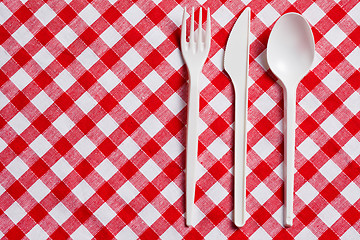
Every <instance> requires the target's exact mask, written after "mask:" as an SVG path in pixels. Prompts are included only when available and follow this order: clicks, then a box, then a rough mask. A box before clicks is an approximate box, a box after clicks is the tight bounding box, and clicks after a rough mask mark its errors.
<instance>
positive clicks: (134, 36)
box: [124, 28, 142, 46]
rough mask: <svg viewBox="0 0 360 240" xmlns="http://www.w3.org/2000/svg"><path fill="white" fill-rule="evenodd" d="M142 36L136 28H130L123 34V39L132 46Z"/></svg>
mask: <svg viewBox="0 0 360 240" xmlns="http://www.w3.org/2000/svg"><path fill="white" fill-rule="evenodd" d="M141 38H142V35H141V33H140V32H139V31H138V30H137V29H136V28H132V29H130V31H128V32H127V33H126V34H125V35H124V39H125V40H126V41H127V42H128V43H129V44H130V45H131V46H134V45H135V44H136V43H137V42H139V41H140V39H141Z"/></svg>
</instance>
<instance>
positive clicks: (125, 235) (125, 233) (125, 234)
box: [116, 225, 138, 240]
mask: <svg viewBox="0 0 360 240" xmlns="http://www.w3.org/2000/svg"><path fill="white" fill-rule="evenodd" d="M116 239H126V240H136V239H138V236H137V235H136V234H135V233H134V232H133V231H132V230H131V229H130V228H129V227H128V226H127V225H126V226H125V227H124V228H123V229H121V231H120V232H119V233H118V234H117V235H116Z"/></svg>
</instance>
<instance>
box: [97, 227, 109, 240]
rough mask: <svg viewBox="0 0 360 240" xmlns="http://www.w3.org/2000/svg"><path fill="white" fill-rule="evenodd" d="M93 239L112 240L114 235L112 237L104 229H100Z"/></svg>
mask: <svg viewBox="0 0 360 240" xmlns="http://www.w3.org/2000/svg"><path fill="white" fill-rule="evenodd" d="M95 239H98V240H112V239H114V235H112V234H111V232H110V231H109V230H108V229H107V228H106V227H102V228H101V230H100V231H99V232H98V233H97V234H96V235H95Z"/></svg>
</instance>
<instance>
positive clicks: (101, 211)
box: [94, 203, 116, 226]
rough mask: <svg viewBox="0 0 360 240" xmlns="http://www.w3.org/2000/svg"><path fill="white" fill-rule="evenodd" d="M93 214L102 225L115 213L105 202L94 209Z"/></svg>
mask: <svg viewBox="0 0 360 240" xmlns="http://www.w3.org/2000/svg"><path fill="white" fill-rule="evenodd" d="M94 215H95V217H97V219H99V221H100V222H101V223H102V224H103V225H104V226H106V224H108V223H109V222H110V221H111V220H112V219H113V218H114V217H115V216H116V213H115V212H114V210H112V209H111V208H110V207H109V205H107V203H104V204H103V205H101V207H99V208H98V210H96V212H94Z"/></svg>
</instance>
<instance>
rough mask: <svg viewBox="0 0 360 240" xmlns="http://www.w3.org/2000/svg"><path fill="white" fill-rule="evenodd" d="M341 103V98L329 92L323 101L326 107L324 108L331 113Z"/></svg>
mask: <svg viewBox="0 0 360 240" xmlns="http://www.w3.org/2000/svg"><path fill="white" fill-rule="evenodd" d="M341 104H342V102H341V100H340V99H339V98H338V97H337V96H336V95H335V94H334V93H333V94H331V95H330V96H329V97H328V98H327V99H326V100H325V101H324V102H323V105H324V107H326V109H327V110H328V111H329V112H330V113H333V112H335V110H336V109H338V108H339V107H340V105H341Z"/></svg>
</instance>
